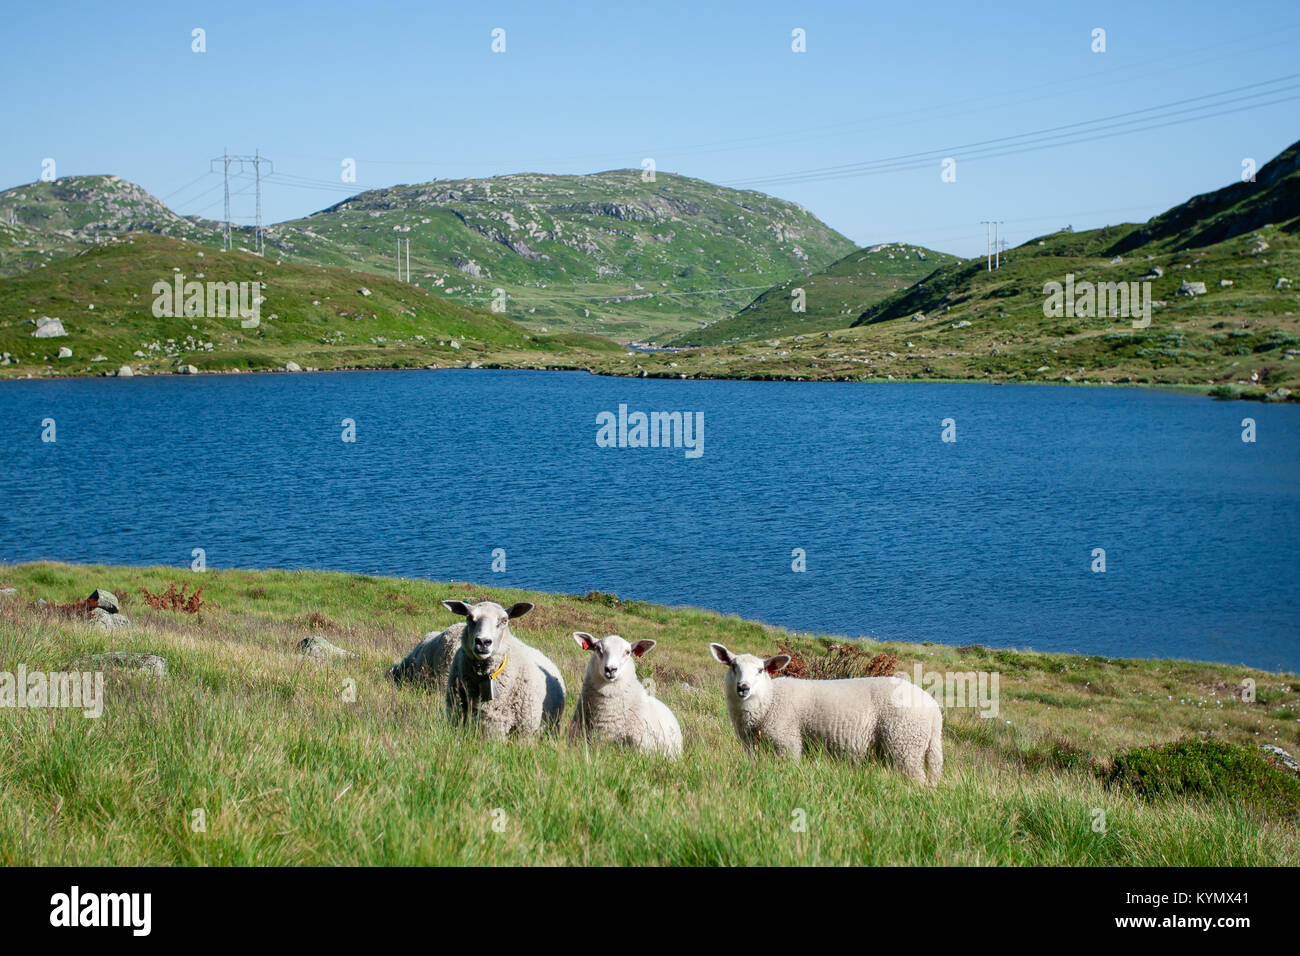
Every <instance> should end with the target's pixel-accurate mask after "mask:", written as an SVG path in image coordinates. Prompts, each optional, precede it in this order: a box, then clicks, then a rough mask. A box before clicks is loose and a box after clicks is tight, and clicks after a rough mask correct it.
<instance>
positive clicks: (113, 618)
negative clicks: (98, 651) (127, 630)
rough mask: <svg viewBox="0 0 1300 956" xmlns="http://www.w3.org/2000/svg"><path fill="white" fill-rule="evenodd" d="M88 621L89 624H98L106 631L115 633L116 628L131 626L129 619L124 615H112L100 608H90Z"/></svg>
mask: <svg viewBox="0 0 1300 956" xmlns="http://www.w3.org/2000/svg"><path fill="white" fill-rule="evenodd" d="M90 620H91V623H93V624H98V625H99V626H100V627H101V628H103V629H104V630H106V631H115V630H117V629H118V628H122V627H130V626H131V619H130V618H129V617H127V616H126V615H125V614H114V613H113V612H111V611H106V610H105V609H104V608H102V607H96V608H91V610H90Z"/></svg>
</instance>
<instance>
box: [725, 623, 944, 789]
mask: <svg viewBox="0 0 1300 956" xmlns="http://www.w3.org/2000/svg"><path fill="white" fill-rule="evenodd" d="M709 649H710V650H711V651H712V652H713V656H714V657H715V658H717V659H718V661H719V662H720V663H723V664H725V665H727V668H728V670H727V683H726V686H727V710H728V712H730V714H731V723H732V725H733V726H734V727H735V728H736V734H737V735H738V736H739V737H740V741H741V743H742V744H743V745H744V746H745V747H746V749H753V748H754V747H755V746H757V745H760V744H763V743H766V744H770V745H771V746H772V747H773V748H775V749H776V752H777V753H778V754H781V755H782V756H786V757H792V758H794V759H795V760H798V759H799V757H800V756H801V755H802V753H803V748H804V744H805V743H808V742H811V741H820V742H821V743H823V744H825V746H826V748H827V749H828V750H829V751H830V752H832V753H839V754H843V755H845V756H849V757H853V758H858V757H863V756H865V755H866V754H868V753H871V752H874V753H878V754H880V755H881V756H882V757H884V758H885V759H886V760H887V761H888V762H889V763H891V764H893V765H894V766H895V767H897V768H898V769H899V770H901V771H902V772H903V774H904V775H906V776H907V777H908V778H910V779H912V780H915V781H916V782H918V783H927V782H928V783H930V784H931V785H933V784H935V783H937V782H938V780H939V775H940V774H941V773H942V772H943V711H942V710H940V709H939V704H938V703H937V702H936V701H935V699H934V698H933V697H931V696H930V695H929V694H927V693H926V692H925V691H924V690H922V689H921V688H919V687H917V686H916V685H915V684H912V683H910V682H909V681H906V680H903V679H902V678H901V677H858V678H854V679H852V680H798V679H796V678H793V677H776V675H777V674H778V673H780V672H781V670H783V669H784V668H785V666H786V665H787V664H789V663H790V656H789V655H788V654H777V655H776V656H775V657H769V658H768V659H767V660H762V659H761V658H758V657H755V656H754V655H752V654H732V653H731V652H730V651H728V650H727V649H726V648H725V647H723V646H722V645H721V644H710V645H709Z"/></svg>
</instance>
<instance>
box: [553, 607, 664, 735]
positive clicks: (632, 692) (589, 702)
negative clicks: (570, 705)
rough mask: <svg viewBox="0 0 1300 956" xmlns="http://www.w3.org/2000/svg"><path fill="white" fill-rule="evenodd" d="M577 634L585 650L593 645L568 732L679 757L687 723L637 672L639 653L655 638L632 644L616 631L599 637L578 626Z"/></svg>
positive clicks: (647, 649)
mask: <svg viewBox="0 0 1300 956" xmlns="http://www.w3.org/2000/svg"><path fill="white" fill-rule="evenodd" d="M573 639H574V641H576V642H577V645H578V646H579V647H581V648H582V649H583V650H584V651H591V657H590V659H589V660H588V661H587V672H586V674H585V676H584V677H583V679H582V693H581V695H580V696H579V698H578V706H577V708H576V709H575V710H574V712H573V721H572V723H571V724H570V725H569V737H570V738H571V739H576V738H577V737H587V738H595V739H601V740H609V741H612V742H614V743H617V744H623V745H624V746H628V747H636V748H637V749H639V750H644V751H646V752H647V753H659V754H663V755H664V756H666V757H668V758H669V759H672V760H676V759H677V758H679V757H680V756H681V755H682V728H681V727H680V726H679V725H678V723H677V718H676V717H674V716H673V712H672V711H671V710H669V709H668V707H667V705H665V704H664V703H663V701H661V700H658V699H656V698H655V697H653V696H651V694H650V693H649V692H648V691H647V690H646V688H645V687H644V686H642V684H641V682H640V681H638V680H637V677H636V659H637V658H638V657H643V656H644V655H645V654H646V653H647V652H649V650H650V649H651V648H652V647H654V646H655V642H654V641H651V640H643V641H637V642H636V643H635V644H629V643H628V642H627V641H625V640H624V639H623V638H622V637H620V636H619V635H617V634H611V635H609V636H608V637H605V638H602V639H600V640H599V641H598V640H596V639H595V638H594V637H592V636H591V635H590V634H588V633H586V632H585V631H575V632H574V635H573Z"/></svg>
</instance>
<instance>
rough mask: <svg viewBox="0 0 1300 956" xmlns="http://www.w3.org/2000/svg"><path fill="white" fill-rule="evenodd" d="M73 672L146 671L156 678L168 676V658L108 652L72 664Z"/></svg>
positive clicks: (155, 655)
mask: <svg viewBox="0 0 1300 956" xmlns="http://www.w3.org/2000/svg"><path fill="white" fill-rule="evenodd" d="M71 669H72V670H80V671H102V670H123V671H144V672H146V673H148V674H153V675H154V676H155V677H166V676H167V658H165V657H160V656H158V655H157V654H148V653H146V652H144V651H108V652H107V653H104V654H87V655H86V656H85V657H79V658H77V659H76V660H75V661H73V662H72V667H71Z"/></svg>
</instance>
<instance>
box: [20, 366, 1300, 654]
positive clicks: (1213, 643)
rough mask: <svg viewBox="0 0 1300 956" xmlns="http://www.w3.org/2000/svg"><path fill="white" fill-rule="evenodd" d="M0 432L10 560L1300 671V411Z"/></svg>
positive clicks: (885, 404) (413, 403)
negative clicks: (681, 433) (632, 437)
mask: <svg viewBox="0 0 1300 956" xmlns="http://www.w3.org/2000/svg"><path fill="white" fill-rule="evenodd" d="M620 404H624V405H626V406H627V407H628V410H629V411H637V410H640V411H646V412H649V411H682V412H689V413H692V419H693V418H694V415H693V413H697V412H698V413H702V414H703V422H704V429H703V446H702V447H703V453H702V454H701V455H700V456H699V457H696V458H691V457H688V456H687V454H686V449H683V448H602V447H598V445H597V441H596V437H597V416H598V415H599V414H600V413H601V412H613V413H615V414H616V413H617V411H618V407H619V405H620ZM1247 417H1249V418H1252V419H1254V420H1255V422H1256V431H1257V441H1255V442H1254V443H1246V442H1243V441H1242V440H1241V435H1242V419H1243V418H1247ZM46 418H52V419H54V420H55V423H56V428H57V441H55V442H54V443H46V442H42V440H41V431H42V424H41V423H42V420H43V419H46ZM945 418H952V419H953V420H954V421H955V423H956V437H957V441H956V442H952V443H945V442H943V441H941V440H940V438H941V430H942V427H941V422H942V420H943V419H945ZM343 419H352V420H353V421H354V422H355V437H356V441H355V442H352V443H348V442H344V441H342V439H341V436H342V432H343V424H342V422H343ZM0 432H2V435H3V441H4V453H3V459H2V464H0V562H21V561H30V560H36V559H55V560H61V561H74V562H81V561H86V562H90V561H93V562H103V563H115V564H170V565H175V566H177V567H185V566H188V564H189V561H190V555H191V553H192V551H193V549H195V548H203V549H204V550H205V552H206V556H207V561H208V564H209V566H210V567H218V568H224V567H250V568H260V567H285V568H329V569H336V570H347V571H357V572H366V573H375V574H386V575H399V576H412V577H424V578H430V579H441V580H446V579H453V580H469V581H477V582H482V583H485V584H492V585H505V586H513V587H522V588H535V589H539V590H547V591H564V592H576V593H585V592H587V591H589V590H600V591H611V592H615V593H617V594H618V595H620V596H621V597H624V598H637V599H642V600H647V601H655V602H663V603H667V604H688V605H696V606H701V607H709V608H714V609H717V610H719V611H723V612H728V613H735V614H739V615H742V616H744V617H752V618H757V619H759V620H762V621H765V622H768V623H771V624H778V625H782V626H785V627H789V628H792V629H796V630H800V631H817V632H827V633H836V634H846V635H851V636H860V635H868V636H873V637H878V638H882V639H890V640H902V641H937V642H942V643H948V644H970V643H981V644H986V645H989V646H995V647H1033V648H1034V649H1037V650H1053V651H1076V652H1086V653H1098V654H1105V655H1110V656H1133V657H1187V658H1196V659H1204V660H1215V661H1224V662H1230V663H1245V664H1250V665H1254V666H1259V667H1264V668H1268V669H1275V670H1276V669H1285V670H1290V671H1300V623H1298V619H1297V615H1296V610H1295V602H1296V598H1297V595H1298V593H1300V564H1298V563H1297V544H1300V507H1298V506H1300V408H1298V407H1293V406H1277V405H1260V404H1255V403H1240V402H1214V401H1211V400H1209V399H1206V398H1201V397H1196V396H1189V395H1182V394H1173V393H1166V392H1156V391H1142V390H1137V389H1090V388H1068V387H1062V388H1058V387H1042V386H1039V387H1035V386H1019V387H1015V386H985V385H912V384H888V385H869V384H848V383H844V384H829V383H828V384H813V383H759V382H704V381H675V380H674V381H668V380H654V379H618V378H601V377H597V376H592V375H587V374H585V373H580V372H579V373H559V372H506V371H489V370H475V371H469V370H449V371H404V372H364V373H361V372H352V373H318V374H302V375H240V376H234V375H229V376H198V377H175V376H171V377H147V378H146V377H140V378H135V379H81V380H67V381H53V382H44V381H31V382H26V381H20V382H3V383H0ZM497 548H503V549H505V563H506V570H505V571H504V572H494V571H493V570H492V563H493V550H494V549H497ZM797 548H798V549H803V550H804V552H805V553H806V571H804V572H802V573H796V572H795V571H793V570H792V562H794V561H795V558H794V557H793V556H792V553H793V552H794V549H797ZM1095 548H1104V549H1105V561H1106V570H1105V573H1096V572H1094V571H1093V570H1092V567H1093V564H1094V557H1093V549H1095ZM432 611H433V609H431V612H432ZM431 616H432V613H431ZM439 619H440V618H439ZM431 623H432V621H431Z"/></svg>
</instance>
